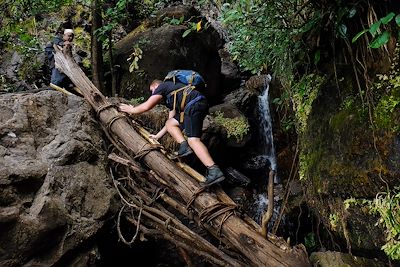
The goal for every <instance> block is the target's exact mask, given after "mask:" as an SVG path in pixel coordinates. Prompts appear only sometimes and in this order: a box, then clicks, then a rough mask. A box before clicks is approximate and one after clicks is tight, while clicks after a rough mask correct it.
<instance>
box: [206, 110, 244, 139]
mask: <svg viewBox="0 0 400 267" xmlns="http://www.w3.org/2000/svg"><path fill="white" fill-rule="evenodd" d="M214 119H215V122H216V123H217V124H219V125H221V126H222V127H223V128H224V129H225V130H226V133H227V137H228V138H229V137H231V136H234V137H235V138H236V140H237V141H238V142H240V141H242V140H243V137H244V136H245V135H246V134H247V133H248V132H249V130H250V126H249V123H248V122H247V120H246V119H245V118H242V117H236V118H225V117H224V113H223V112H220V111H217V112H216V113H215V117H214Z"/></svg>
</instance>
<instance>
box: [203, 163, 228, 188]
mask: <svg viewBox="0 0 400 267" xmlns="http://www.w3.org/2000/svg"><path fill="white" fill-rule="evenodd" d="M223 180H225V177H224V174H223V173H222V171H221V169H220V168H219V167H218V166H217V165H215V164H214V165H212V166H211V167H208V168H207V173H206V181H205V182H200V184H201V185H203V186H209V185H212V184H215V183H219V182H222V181H223Z"/></svg>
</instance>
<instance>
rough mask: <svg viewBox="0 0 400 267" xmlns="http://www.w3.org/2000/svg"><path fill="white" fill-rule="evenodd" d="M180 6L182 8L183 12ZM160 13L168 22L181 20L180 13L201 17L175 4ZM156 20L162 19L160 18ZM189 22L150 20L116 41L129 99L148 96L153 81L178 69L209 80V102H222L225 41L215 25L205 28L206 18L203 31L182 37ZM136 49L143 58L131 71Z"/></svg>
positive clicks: (124, 94)
mask: <svg viewBox="0 0 400 267" xmlns="http://www.w3.org/2000/svg"><path fill="white" fill-rule="evenodd" d="M176 9H181V12H178V11H177V10H176ZM186 9H188V10H186ZM185 10H186V11H185ZM173 11H174V12H173ZM160 16H161V17H162V18H163V20H162V21H164V22H165V21H166V22H168V21H170V20H171V19H172V18H173V17H174V18H176V19H179V16H183V17H185V18H186V17H188V18H192V20H193V18H196V19H195V20H193V22H198V21H200V20H201V17H200V16H199V14H197V13H196V12H195V11H194V10H193V9H190V8H187V7H175V8H174V10H169V12H161V15H160ZM167 18H168V19H167ZM155 20H157V21H160V19H155ZM187 23H188V22H187ZM187 23H186V24H185V23H182V24H179V25H173V24H168V23H165V24H162V25H159V24H154V23H153V24H148V23H147V24H144V25H142V26H140V27H139V28H140V30H139V29H136V30H134V31H133V32H131V33H130V34H128V35H127V36H126V37H125V38H123V39H122V40H120V41H119V42H118V43H116V44H115V53H114V57H115V65H117V66H119V68H120V69H119V71H118V77H119V80H120V87H119V88H121V91H120V92H119V95H120V96H121V97H125V98H127V99H130V98H137V97H142V96H145V97H148V96H149V95H150V91H149V84H150V83H151V81H152V80H154V79H163V78H164V77H165V76H166V74H167V73H168V72H169V71H171V70H174V69H193V70H196V71H198V72H199V73H200V74H201V75H202V76H203V77H204V79H205V80H206V83H207V87H206V89H205V95H206V96H207V97H208V99H209V101H210V102H211V103H217V102H218V101H220V98H221V92H222V88H221V87H220V79H221V59H220V57H219V54H218V50H219V48H220V47H221V45H222V41H221V40H220V39H219V36H218V34H217V33H216V32H215V31H214V30H213V29H212V28H207V29H205V28H204V23H205V21H204V22H203V24H202V25H203V26H202V27H203V29H202V30H201V31H199V32H197V31H195V30H194V31H193V32H191V33H190V34H188V35H187V36H186V37H182V35H183V33H184V32H185V31H186V30H187V29H188V26H187ZM135 47H136V48H135ZM138 48H139V49H140V50H139V49H138ZM135 49H136V56H139V55H140V56H141V59H139V60H138V69H136V70H134V71H133V72H129V65H130V62H128V61H127V59H128V58H129V57H131V55H132V53H133V52H134V51H135ZM133 57H134V56H133Z"/></svg>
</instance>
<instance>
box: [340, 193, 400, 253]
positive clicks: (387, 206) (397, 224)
mask: <svg viewBox="0 0 400 267" xmlns="http://www.w3.org/2000/svg"><path fill="white" fill-rule="evenodd" d="M343 204H344V208H345V209H348V208H349V207H350V206H355V205H358V206H360V207H361V208H363V209H366V210H367V211H368V212H369V213H370V214H371V215H378V216H379V220H378V222H377V223H376V224H377V225H378V224H381V225H383V226H384V227H385V233H386V244H385V245H383V246H382V250H383V251H385V253H386V255H388V256H389V257H390V258H391V259H392V260H400V187H395V188H394V189H393V190H392V191H388V192H381V193H378V194H377V195H376V197H375V199H374V200H367V199H355V198H349V199H346V200H345V201H344V202H343Z"/></svg>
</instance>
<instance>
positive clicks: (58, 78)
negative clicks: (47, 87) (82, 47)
mask: <svg viewBox="0 0 400 267" xmlns="http://www.w3.org/2000/svg"><path fill="white" fill-rule="evenodd" d="M73 40H74V31H73V30H72V29H65V30H64V34H63V35H62V36H60V35H59V34H58V35H56V36H55V37H54V39H53V41H52V42H49V43H48V44H47V45H46V48H45V50H44V51H45V53H46V56H47V58H48V60H49V67H50V69H51V79H50V83H52V84H54V85H57V86H59V87H63V88H68V87H70V85H71V81H70V80H69V78H68V77H67V76H66V75H65V74H64V73H61V72H60V71H59V70H57V69H56V67H55V61H54V47H53V45H58V46H61V47H63V49H64V48H70V47H71V46H72V41H73Z"/></svg>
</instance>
